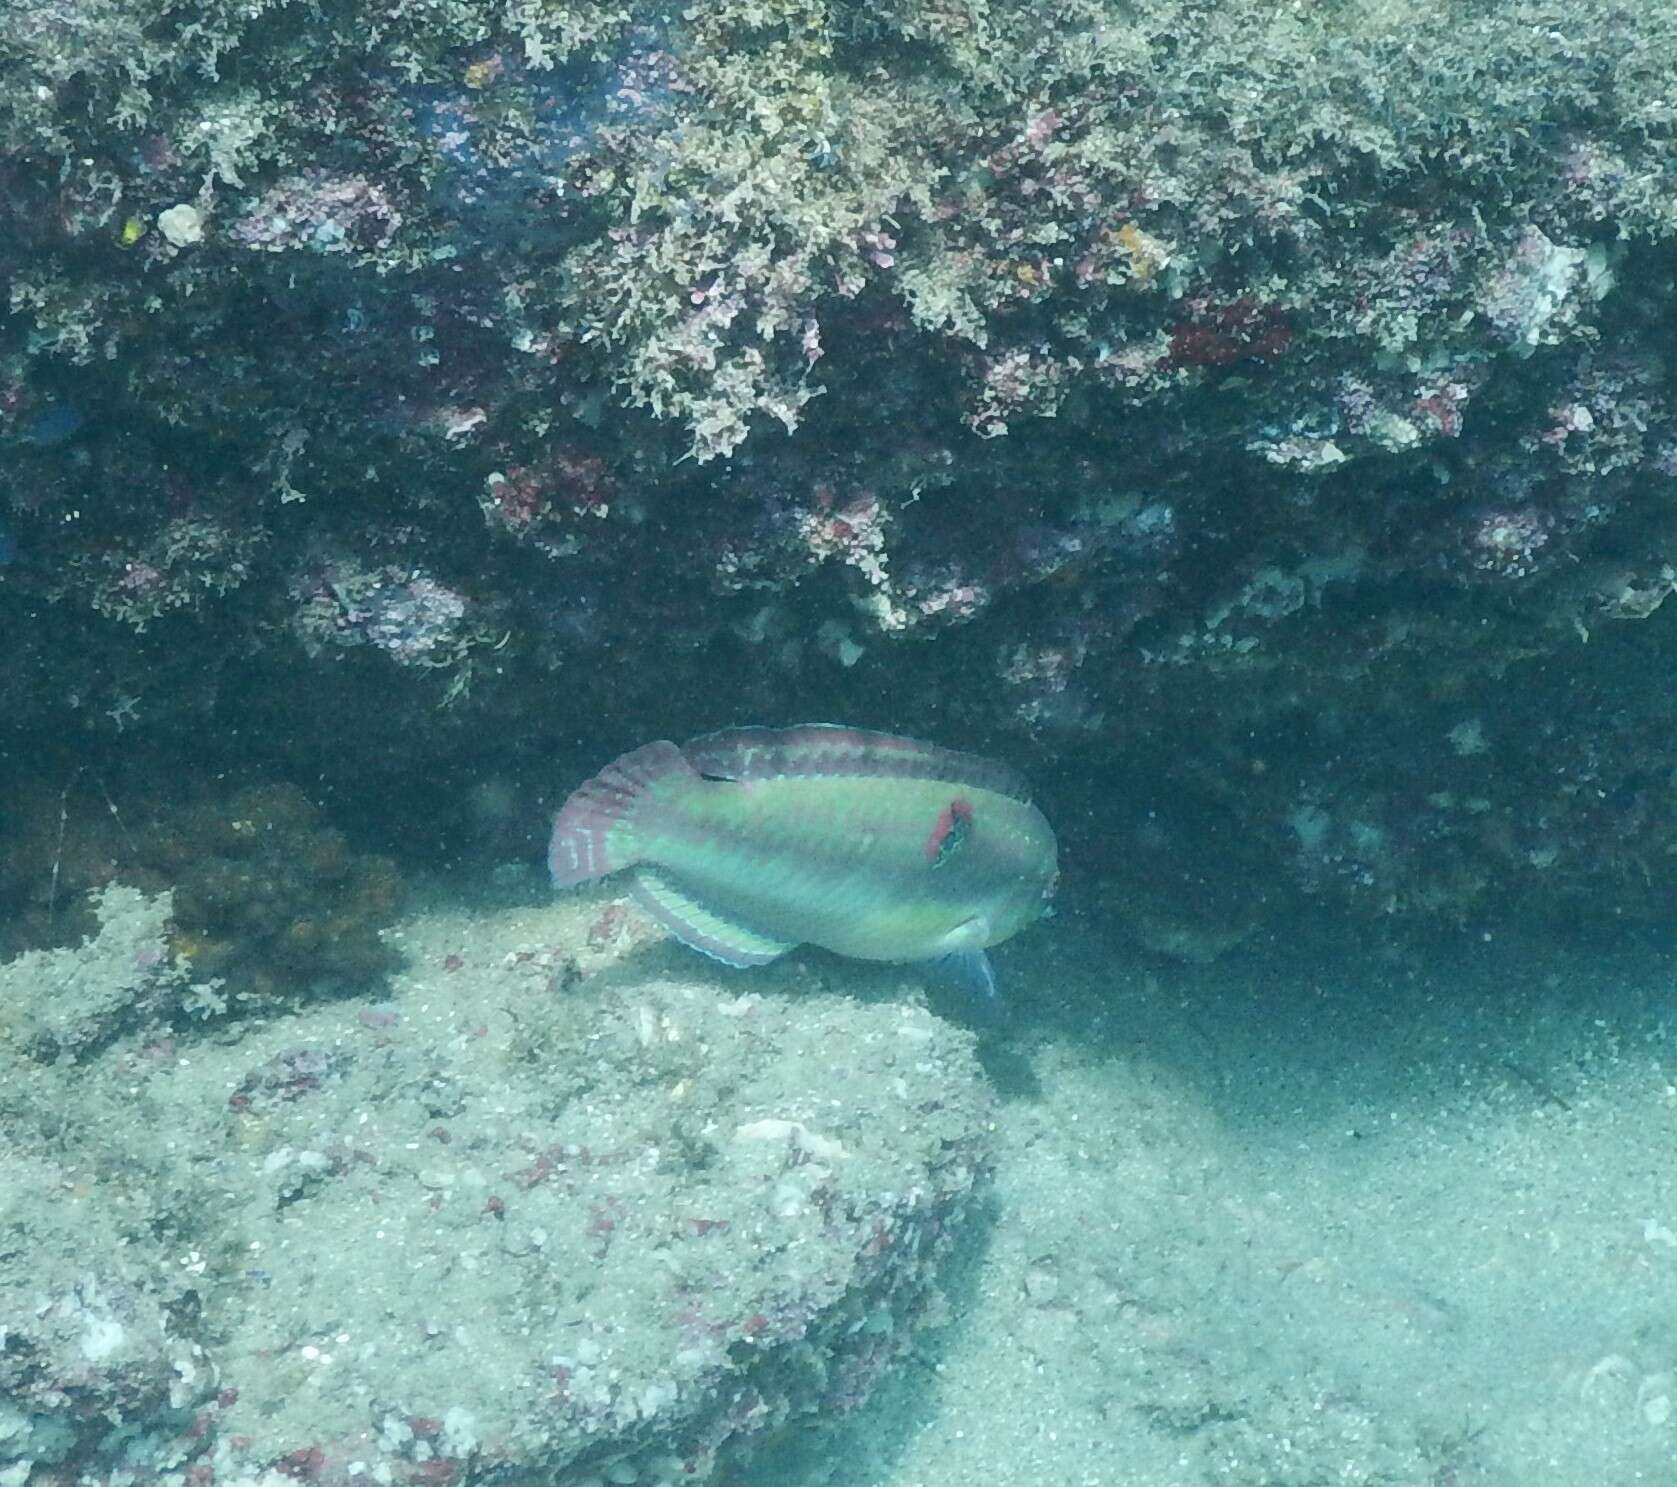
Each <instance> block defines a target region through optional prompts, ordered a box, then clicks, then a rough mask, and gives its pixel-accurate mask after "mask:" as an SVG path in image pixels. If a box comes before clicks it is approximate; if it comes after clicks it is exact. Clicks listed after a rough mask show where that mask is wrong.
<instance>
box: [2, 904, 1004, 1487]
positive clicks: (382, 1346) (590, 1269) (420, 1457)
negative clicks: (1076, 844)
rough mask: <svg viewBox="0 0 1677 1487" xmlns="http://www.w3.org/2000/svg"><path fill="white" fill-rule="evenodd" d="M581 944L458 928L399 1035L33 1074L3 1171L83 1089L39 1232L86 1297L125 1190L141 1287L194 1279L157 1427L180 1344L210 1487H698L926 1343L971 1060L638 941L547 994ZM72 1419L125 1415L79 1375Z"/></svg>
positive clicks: (940, 1036)
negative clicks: (410, 1486) (775, 1432)
mask: <svg viewBox="0 0 1677 1487" xmlns="http://www.w3.org/2000/svg"><path fill="white" fill-rule="evenodd" d="M598 912H599V909H598V905H597V904H588V905H586V906H584V905H569V904H567V905H562V906H559V907H556V908H554V909H552V910H550V911H544V912H542V913H539V914H537V913H532V912H531V911H528V910H522V911H519V912H518V913H515V914H510V915H503V916H501V917H499V918H492V919H490V920H488V921H486V922H480V923H477V924H464V925H462V924H461V923H455V924H452V925H450V926H449V928H448V933H447V936H446V938H445V939H444V940H441V941H439V942H438V944H437V946H436V947H434V948H436V949H437V950H438V951H440V950H441V949H442V946H443V945H444V944H446V945H447V946H449V947H453V948H451V949H450V951H449V953H448V954H446V955H445V954H441V953H438V954H431V953H429V948H430V947H427V946H424V945H416V946H410V947H409V948H410V964H411V965H412V966H414V967H416V968H423V969H416V970H415V972H414V974H412V975H410V976H408V977H405V978H398V981H397V984H396V986H395V988H394V995H393V996H392V997H391V999H390V1000H389V1002H388V1004H384V1005H381V1008H380V1010H381V1011H382V1012H383V1013H384V1015H382V1016H377V1017H368V1016H366V1015H364V1014H366V1013H367V1011H368V1006H367V1004H363V1003H338V1004H334V1005H326V1006H317V1007H311V1008H308V1009H305V1010H304V1011H302V1012H301V1013H300V1014H299V1015H296V1016H293V1017H285V1018H277V1019H271V1020H264V1021H263V1022H261V1023H259V1024H258V1023H254V1022H253V1023H252V1024H250V1025H247V1026H244V1027H242V1028H241V1027H236V1026H235V1027H229V1026H228V1025H225V1024H223V1025H222V1026H221V1027H220V1028H218V1030H217V1031H216V1032H215V1034H214V1036H213V1039H211V1038H206V1039H205V1041H203V1042H201V1043H198V1044H196V1045H193V1046H191V1047H190V1048H185V1049H182V1050H180V1052H179V1056H178V1057H177V1056H175V1054H174V1049H173V1047H171V1049H170V1051H169V1055H168V1056H167V1057H148V1056H147V1047H148V1046H149V1045H146V1046H142V1045H139V1044H138V1043H137V1042H136V1043H134V1044H130V1043H126V1042H123V1041H120V1040H119V1041H118V1042H116V1043H113V1044H112V1045H110V1046H109V1047H108V1048H105V1049H103V1050H101V1052H100V1053H99V1055H98V1056H97V1057H96V1058H94V1059H92V1060H89V1061H86V1062H84V1063H82V1064H81V1065H79V1066H76V1067H75V1068H74V1069H73V1070H72V1069H71V1068H70V1067H69V1066H68V1065H64V1064H55V1065H50V1066H44V1067H43V1066H39V1065H36V1066H33V1067H32V1068H31V1070H30V1073H31V1077H32V1078H33V1079H34V1080H35V1081H36V1087H35V1088H34V1090H33V1091H32V1093H31V1095H30V1097H29V1099H28V1101H27V1102H26V1103H24V1104H23V1105H21V1106H20V1107H19V1108H18V1109H17V1110H16V1112H15V1114H16V1116H17V1119H16V1121H15V1124H16V1125H17V1127H18V1130H19V1137H18V1139H19V1141H20V1142H21V1144H22V1145H23V1146H25V1147H27V1146H29V1145H31V1144H32V1143H33V1144H39V1145H42V1146H44V1145H45V1143H46V1142H47V1140H48V1139H49V1137H48V1130H49V1128H53V1129H56V1127H55V1125H54V1122H53V1120H52V1118H51V1116H50V1112H51V1110H52V1109H53V1107H54V1106H55V1105H56V1104H57V1103H58V1102H59V1101H61V1100H63V1099H65V1098H66V1097H67V1093H66V1092H67V1091H68V1089H69V1088H70V1083H71V1080H72V1078H73V1080H74V1088H75V1092H76V1093H75V1102H76V1109H77V1110H78V1123H77V1124H76V1126H75V1128H74V1129H73V1130H72V1131H70V1132H68V1133H61V1135H60V1139H61V1140H67V1141H68V1143H69V1145H70V1148H71V1152H72V1158H71V1159H73V1160H74V1161H75V1163H76V1164H77V1165H78V1166H79V1167H82V1168H84V1169H86V1170H98V1171H100V1172H102V1173H104V1174H107V1175H106V1177H105V1178H104V1179H103V1180H101V1181H100V1182H98V1183H95V1184H90V1185H89V1186H88V1187H87V1190H86V1191H85V1192H84V1193H83V1194H82V1195H81V1197H80V1200H79V1204H78V1207H79V1208H80V1209H83V1210H85V1211H86V1213H87V1215H88V1218H89V1222H87V1223H86V1224H85V1225H83V1226H81V1227H80V1228H77V1227H75V1226H70V1227H69V1228H67V1229H66V1228H65V1227H64V1226H59V1227H58V1228H56V1229H55V1230H54V1234H53V1241H52V1242H53V1243H55V1244H57V1245H60V1246H61V1247H62V1248H63V1250H64V1254H65V1258H64V1265H65V1268H66V1270H67V1272H69V1273H75V1272H76V1268H77V1266H82V1267H84V1268H87V1269H88V1270H89V1272H90V1273H93V1274H97V1273H98V1269H97V1266H98V1258H99V1255H100V1253H101V1252H107V1251H108V1250H109V1248H110V1246H111V1244H112V1240H111V1238H110V1225H111V1223H112V1222H113V1221H114V1220H113V1219H112V1217H111V1216H112V1215H120V1214H122V1213H124V1212H125V1210H126V1209H127V1207H128V1206H129V1205H131V1204H133V1203H134V1202H136V1201H138V1200H137V1196H136V1191H135V1190H140V1189H143V1191H144V1193H145V1195H146V1201H147V1202H148V1203H149V1204H152V1205H155V1209H156V1211H155V1212H152V1213H151V1214H150V1217H149V1221H148V1223H147V1224H146V1225H145V1226H144V1227H143V1228H142V1227H140V1226H137V1225H133V1226H130V1227H131V1229H132V1231H133V1232H130V1233H128V1234H127V1235H126V1236H125V1238H126V1249H125V1250H123V1251H122V1253H124V1254H125V1255H126V1257H127V1260H126V1263H127V1264H129V1265H131V1266H133V1267H135V1268H136V1270H137V1271H139V1272H140V1273H142V1274H145V1273H149V1274H152V1275H154V1276H157V1277H161V1278H163V1279H164V1280H165V1281H167V1283H168V1284H169V1285H170V1286H173V1287H175V1288H176V1289H178V1288H179V1287H180V1286H181V1284H182V1283H183V1277H184V1278H185V1279H186V1280H188V1281H190V1284H191V1287H192V1289H193V1293H194V1301H193V1305H192V1306H191V1307H190V1308H184V1309H183V1308H180V1307H176V1309H175V1310H174V1311H173V1312H170V1313H168V1319H167V1320H166V1321H165V1322H162V1323H159V1322H158V1321H156V1320H155V1319H153V1320H152V1321H151V1322H149V1323H147V1324H146V1325H145V1327H144V1329H143V1331H144V1336H145V1337H146V1338H148V1339H151V1341H150V1342H149V1343H148V1346H149V1347H151V1348H152V1350H153V1351H154V1352H156V1353H157V1358H156V1359H155V1360H154V1362H155V1365H156V1366H155V1367H154V1368H153V1374H154V1375H155V1376H156V1379H157V1382H156V1383H154V1385H153V1388H152V1394H151V1398H152V1400H153V1402H154V1403H155V1404H157V1406H158V1408H162V1407H163V1405H162V1400H163V1399H164V1397H165V1396H166V1395H167V1393H168V1389H167V1387H166V1382H165V1381H164V1379H163V1375H162V1372H160V1371H159V1370H162V1369H163V1367H164V1363H165V1360H166V1359H168V1358H169V1357H171V1356H172V1355H171V1354H170V1353H169V1348H171V1347H175V1346H179V1347H188V1346H190V1345H191V1344H192V1343H193V1342H195V1341H196V1342H198V1343H200V1344H201V1345H202V1347H203V1349H204V1354H203V1356H202V1357H201V1360H200V1363H199V1373H198V1377H199V1378H200V1379H201V1380H210V1379H212V1378H213V1380H214V1389H213V1392H214V1397H215V1400H216V1401H217V1402H216V1403H215V1404H214V1405H213V1407H211V1408H208V1409H207V1410H204V1411H202V1412H201V1420H200V1422H199V1423H198V1424H197V1425H196V1426H195V1432H196V1433H195V1435H194V1436H193V1441H194V1446H193V1449H194V1450H196V1451H199V1452H201V1453H202V1459H203V1462H204V1463H205V1464H207V1465H209V1466H211V1467H212V1468H213V1471H214V1474H215V1477H216V1479H217V1480H219V1481H232V1480H236V1479H240V1478H247V1477H250V1478H253V1477H257V1476H260V1475H261V1474H262V1473H263V1471H264V1470H267V1471H269V1472H270V1474H271V1473H272V1472H273V1471H274V1470H277V1471H278V1472H279V1473H280V1475H281V1476H282V1477H291V1478H293V1479H295V1480H307V1481H315V1482H332V1483H347V1482H350V1481H357V1482H378V1483H392V1482H396V1483H420V1484H433V1487H452V1484H457V1483H467V1482H470V1481H472V1480H474V1479H475V1478H477V1477H478V1476H479V1475H480V1474H482V1473H486V1472H489V1471H494V1472H496V1473H497V1474H500V1473H502V1472H510V1473H515V1474H518V1475H525V1474H532V1475H533V1474H537V1473H539V1474H540V1475H541V1476H542V1477H543V1478H544V1479H546V1480H550V1481H553V1482H555V1483H562V1484H563V1483H577V1482H581V1481H584V1480H588V1479H589V1478H603V1479H604V1480H607V1481H620V1480H622V1481H629V1480H633V1481H638V1482H643V1483H656V1482H660V1481H678V1480H679V1481H681V1482H692V1481H696V1480H703V1479H704V1478H705V1477H706V1476H708V1475H709V1474H710V1473H711V1472H712V1471H713V1470H714V1469H715V1468H716V1467H717V1466H718V1464H719V1463H720V1464H723V1465H726V1464H728V1463H730V1462H732V1461H735V1460H737V1459H738V1458H739V1457H740V1455H741V1454H742V1453H743V1451H744V1450H745V1449H746V1448H748V1447H749V1446H750V1445H751V1444H752V1442H753V1441H754V1440H755V1439H756V1438H758V1437H760V1436H762V1435H763V1434H764V1433H765V1432H766V1431H767V1430H769V1429H771V1428H779V1427H782V1426H784V1425H786V1424H787V1423H788V1422H796V1421H799V1420H803V1419H809V1420H814V1419H816V1418H818V1417H820V1416H824V1415H832V1414H835V1413H837V1412H841V1411H843V1410H846V1409H849V1408H851V1407H853V1406H854V1405H856V1404H857V1403H858V1402H860V1401H861V1400H862V1399H863V1398H865V1397H866V1396H867V1394H868V1392H869V1390H870V1389H871V1388H872V1386H873V1384H874V1383H875V1381H876V1380H877V1379H878V1378H879V1376H880V1375H881V1373H882V1372H883V1371H884V1370H885V1369H886V1368H887V1367H888V1366H889V1365H890V1363H891V1362H892V1361H893V1360H894V1359H896V1358H897V1357H898V1356H899V1355H900V1354H901V1353H902V1352H903V1350H904V1349H905V1347H906V1346H907V1344H908V1342H909V1340H910V1338H911V1337H912V1335H913V1333H914V1331H915V1329H916V1328H917V1327H918V1326H919V1325H921V1324H922V1323H923V1322H924V1321H926V1320H927V1319H928V1317H929V1316H930V1315H931V1314H932V1313H933V1311H934V1310H935V1305H936V1302H937V1289H936V1274H937V1269H938V1263H939V1261H940V1259H941V1258H942V1257H943V1256H944V1254H945V1253H946V1251H947V1249H948V1247H949V1245H950V1243H951V1240H952V1238H953V1235H954V1233H955V1230H956V1226H957V1224H958V1223H959V1221H960V1220H961V1219H962V1217H963V1215H964V1214H965V1213H966V1211H967V1209H968V1207H969V1200H970V1199H971V1197H972V1194H973V1191H974V1188H975V1185H976V1184H977V1183H978V1182H979V1181H980V1179H981V1176H982V1174H983V1172H984V1170H985V1168H986V1165H987V1160H988V1156H987V1152H988V1137H987V1134H986V1133H987V1122H988V1115H989V1097H988V1094H987V1091H986V1087H985V1085H984V1083H983V1081H982V1078H981V1076H980V1073H979V1070H978V1067H977V1064H976V1062H975V1060H974V1057H973V1050H972V1040H971V1038H970V1037H969V1036H968V1035H967V1034H965V1033H963V1032H961V1031H959V1030H956V1029H954V1028H951V1027H949V1026H946V1025H944V1024H943V1023H941V1022H939V1021H938V1020H936V1019H935V1018H933V1017H932V1016H930V1015H929V1014H928V1013H926V1012H924V1011H922V1010H919V1009H916V1008H910V1007H905V1006H900V1005H894V1004H890V1003H887V1002H875V1003H871V1004H869V1003H863V1002H859V1001H856V1000H854V999H852V998H848V997H843V996H831V995H822V994H816V993H812V992H810V991H809V990H807V989H799V988H797V987H796V985H795V982H796V979H797V973H796V971H795V970H787V971H785V972H784V973H777V972H769V973H765V974H754V975H751V976H749V977H746V978H742V977H741V976H739V975H738V974H735V973H726V972H723V971H721V970H720V969H717V968H712V967H710V966H708V965H706V964H704V963H703V962H701V961H699V960H697V959H696V958H694V957H692V956H691V955H690V954H689V953H688V952H685V951H680V950H677V949H676V948H675V947H669V946H663V945H659V944H651V945H648V946H645V947H644V948H643V952H642V953H640V954H638V955H630V956H628V957H626V958H625V959H624V960H623V961H621V962H620V963H618V964H616V965H614V966H612V967H611V968H610V969H607V970H605V971H602V972H600V973H599V974H596V975H593V976H587V975H584V976H582V977H581V978H580V979H571V980H570V981H568V982H565V983H564V984H565V987H566V989H560V988H561V983H562V980H563V978H561V977H559V976H557V975H555V973H554V967H555V966H560V965H567V964H574V962H575V953H574V952H575V949H576V947H577V946H579V945H583V944H585V941H586V934H587V928H588V926H589V924H591V923H592V922H594V920H595V919H596V918H597V916H598ZM412 934H413V936H414V937H415V938H418V939H423V938H424V934H425V931H424V930H423V929H416V930H414V931H413V932H412ZM748 987H749V989H750V990H751V991H752V992H755V993H757V995H756V996H755V997H754V998H746V997H743V996H742V992H744V991H745V990H746V989H747V988H748ZM392 1011H394V1012H395V1013H396V1014H397V1015H394V1016H392V1015H390V1013H391V1012H392ZM299 1071H301V1072H299ZM31 1120H33V1121H34V1122H35V1124H36V1129H35V1132H34V1134H33V1135H32V1134H31V1132H30V1130H29V1122H30V1121H31ZM159 1131H166V1132H167V1133H168V1140H167V1141H161V1140H160V1139H159V1137H158V1135H157V1134H156V1133H157V1132H159ZM17 1212H18V1213H19V1215H20V1220H19V1221H20V1222H21V1223H23V1224H25V1225H26V1226H28V1228H29V1229H31V1230H39V1229H40V1228H41V1226H43V1225H46V1224H47V1223H48V1222H49V1217H48V1215H49V1210H48V1208H47V1207H46V1205H45V1199H43V1200H42V1201H41V1203H40V1204H38V1205H37V1204H25V1205H22V1206H20V1207H19V1208H18V1209H17ZM157 1234H166V1235H167V1236H168V1238H167V1240H166V1241H162V1240H158V1239H156V1238H153V1237H152V1236H154V1235H157ZM78 1236H80V1237H78ZM26 1242H28V1241H26ZM134 1304H135V1305H136V1306H138V1307H140V1308H142V1309H143V1308H147V1307H149V1308H150V1309H151V1310H152V1311H153V1312H156V1311H158V1309H159V1308H162V1307H164V1306H165V1304H166V1298H165V1297H164V1296H163V1295H161V1294H159V1295H157V1296H152V1295H149V1294H147V1293H146V1292H145V1291H144V1290H142V1291H141V1292H140V1293H139V1294H138V1295H136V1296H135V1298H134ZM18 1309H19V1308H14V1309H13V1310H14V1312H15V1311H17V1310H18ZM136 1315H138V1314H136ZM135 1325H138V1324H137V1323H136V1324H135ZM159 1338H161V1339H162V1341H158V1340H157V1339H159ZM75 1387H76V1389H78V1390H79V1389H85V1390H86V1391H87V1396H86V1401H85V1402H86V1403H88V1404H90V1405H91V1404H93V1403H95V1402H97V1401H98V1400H100V1399H102V1398H104V1397H106V1396H107V1395H109V1393H110V1391H111V1389H112V1388H113V1387H114V1384H113V1382H112V1381H110V1380H108V1379H106V1378H105V1376H104V1365H103V1364H102V1362H101V1361H100V1360H99V1359H88V1360H85V1362H84V1373H83V1376H82V1382H80V1383H78V1384H77V1385H76V1386H75ZM206 1387H208V1385H206ZM5 1397H6V1398H10V1396H9V1395H8V1396H5ZM73 1400H74V1402H75V1407H74V1408H73V1410H72V1412H73V1413H75V1414H76V1415H77V1416H78V1417H79V1416H81V1415H85V1414H87V1413H89V1412H90V1411H88V1410H84V1409H81V1408H80V1407H79V1403H80V1397H79V1396H73ZM100 1448H101V1438H100V1437H97V1436H91V1437H87V1438H82V1439H78V1440H77V1441H76V1442H75V1450H76V1453H77V1462H78V1469H79V1470H84V1471H89V1472H93V1471H101V1470H105V1469H108V1468H110V1467H111V1466H112V1465H113V1462H111V1461H102V1460H101V1459H100V1458H99V1455H98V1452H99V1450H100ZM66 1449H68V1447H66ZM614 1473H615V1474H614ZM630 1474H632V1475H630Z"/></svg>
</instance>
